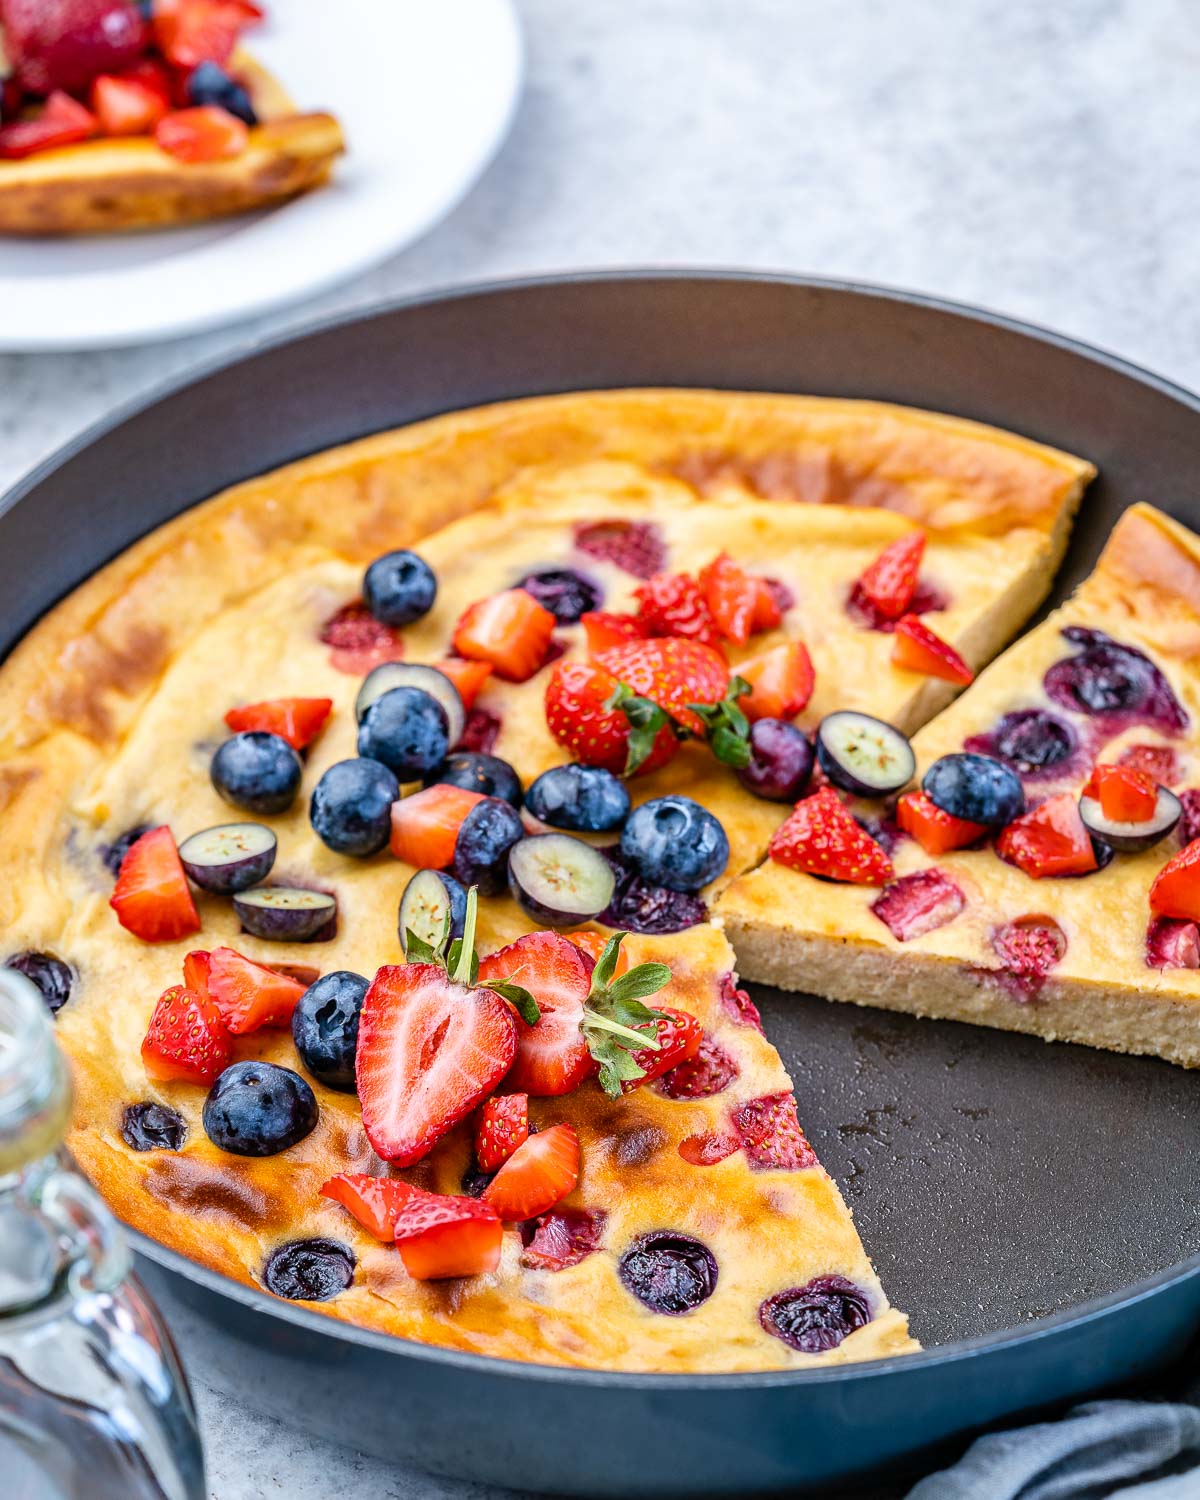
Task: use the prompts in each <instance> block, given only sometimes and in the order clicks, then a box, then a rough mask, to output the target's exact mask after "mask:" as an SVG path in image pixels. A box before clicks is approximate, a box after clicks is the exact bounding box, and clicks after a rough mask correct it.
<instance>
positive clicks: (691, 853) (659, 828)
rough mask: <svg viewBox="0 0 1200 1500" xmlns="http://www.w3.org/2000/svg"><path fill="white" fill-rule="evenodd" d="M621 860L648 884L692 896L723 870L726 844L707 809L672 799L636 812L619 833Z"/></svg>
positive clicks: (658, 799)
mask: <svg viewBox="0 0 1200 1500" xmlns="http://www.w3.org/2000/svg"><path fill="white" fill-rule="evenodd" d="M621 857H622V859H623V860H624V861H625V863H626V864H628V865H629V866H631V867H632V869H633V870H634V872H635V873H636V874H637V875H638V876H639V877H640V878H641V879H642V880H644V881H646V882H647V883H648V884H650V885H659V886H665V887H666V889H667V890H671V891H685V892H688V893H695V892H696V891H699V890H700V889H701V888H702V887H703V886H706V885H707V884H708V883H709V881H710V880H715V879H716V878H717V877H718V876H719V875H720V874H721V873H722V872H723V871H724V869H725V867H726V865H727V864H728V863H729V839H728V838H727V837H726V834H725V830H724V828H722V827H721V824H720V822H719V821H718V820H717V819H716V818H715V817H714V816H713V815H712V813H710V812H709V811H708V809H707V808H705V807H701V806H700V804H699V803H698V802H695V801H693V800H692V798H691V797H681V796H678V795H675V794H671V795H669V796H666V797H654V798H652V799H651V800H650V801H649V802H643V803H642V805H641V806H640V807H638V808H635V809H634V811H633V813H632V814H631V815H630V817H629V820H628V822H627V823H626V824H625V827H624V829H623V830H622V833H621ZM606 904H607V903H606Z"/></svg>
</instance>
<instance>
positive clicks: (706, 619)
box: [633, 573, 721, 646]
mask: <svg viewBox="0 0 1200 1500" xmlns="http://www.w3.org/2000/svg"><path fill="white" fill-rule="evenodd" d="M633 593H634V597H635V598H636V599H637V601H638V619H639V620H640V622H641V624H642V627H643V629H644V630H645V632H646V634H647V635H653V636H678V637H680V638H682V639H686V640H692V641H702V642H703V643H704V644H705V645H706V646H716V645H717V644H718V642H719V641H720V638H721V634H720V631H719V630H718V629H717V624H716V621H715V620H714V619H713V617H712V614H711V613H710V612H709V608H708V600H707V599H706V598H705V596H704V589H703V588H702V587H701V585H700V584H699V583H697V581H696V580H695V579H694V578H693V577H692V576H691V575H690V574H689V573H656V574H655V575H654V577H653V578H649V579H647V580H646V582H645V583H643V584H641V585H640V587H638V588H636V589H634V591H633Z"/></svg>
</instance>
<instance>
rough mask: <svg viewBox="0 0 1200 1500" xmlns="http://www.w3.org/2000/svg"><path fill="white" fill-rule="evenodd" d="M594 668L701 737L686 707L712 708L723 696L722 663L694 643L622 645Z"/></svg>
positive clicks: (700, 725)
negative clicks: (602, 669)
mask: <svg viewBox="0 0 1200 1500" xmlns="http://www.w3.org/2000/svg"><path fill="white" fill-rule="evenodd" d="M599 664H600V666H602V667H603V668H604V670H605V671H606V672H611V673H612V675H613V676H614V677H615V678H616V679H617V680H618V682H621V683H623V684H624V686H625V687H627V688H628V689H629V690H630V691H631V692H632V693H634V694H635V695H636V696H637V697H639V698H647V699H649V701H650V702H651V703H656V704H657V705H658V706H659V708H661V709H662V710H663V712H664V713H666V714H669V715H670V717H671V718H672V719H674V720H675V722H676V723H677V724H682V725H683V727H684V728H685V729H687V730H690V732H691V733H692V734H695V735H699V736H701V737H703V736H704V733H705V724H704V720H703V719H701V717H700V716H699V714H697V713H696V712H695V711H694V709H693V708H692V706H691V705H693V704H700V705H702V706H714V705H716V704H718V703H720V702H721V701H722V700H723V699H724V697H725V695H726V693H728V691H729V667H728V665H727V664H726V661H725V658H724V657H723V656H722V655H721V654H720V652H719V651H714V650H713V648H712V647H711V646H706V645H704V644H703V643H702V642H700V641H694V640H681V639H678V638H672V637H668V638H666V639H662V640H650V641H626V642H625V644H624V645H622V646H614V647H613V649H612V650H611V651H605V652H604V653H603V655H602V656H601V657H600V658H599Z"/></svg>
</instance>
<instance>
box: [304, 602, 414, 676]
mask: <svg viewBox="0 0 1200 1500" xmlns="http://www.w3.org/2000/svg"><path fill="white" fill-rule="evenodd" d="M320 639H321V641H322V642H323V643H324V644H325V645H326V646H328V647H329V648H330V651H329V661H330V665H331V666H333V667H334V668H335V669H336V670H337V671H339V672H345V673H346V674H347V676H349V677H365V676H366V674H367V673H368V672H369V671H370V670H371V668H372V667H380V666H382V665H383V663H384V662H385V661H400V660H401V659H402V657H403V656H404V642H403V640H402V639H401V637H400V633H399V631H397V630H393V629H392V627H391V626H390V625H385V624H384V623H383V621H382V620H377V619H376V618H375V616H374V615H373V614H372V613H371V611H370V610H369V609H368V608H367V606H366V605H365V604H364V603H363V602H362V600H361V599H359V600H357V601H356V602H355V603H354V604H346V605H343V606H342V608H341V609H339V610H338V612H337V613H336V614H335V615H331V616H330V618H329V619H328V620H326V621H325V623H324V625H322V627H321V635H320Z"/></svg>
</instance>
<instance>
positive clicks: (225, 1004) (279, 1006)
mask: <svg viewBox="0 0 1200 1500" xmlns="http://www.w3.org/2000/svg"><path fill="white" fill-rule="evenodd" d="M200 963H201V955H200V954H198V953H189V954H188V956H187V958H186V959H185V960H184V975H185V976H188V975H189V974H190V976H191V977H192V978H193V979H196V980H197V982H199V969H200ZM193 964H194V965H195V968H189V966H190V965H193ZM204 983H205V984H206V986H207V992H208V994H209V996H210V997H211V998H212V1000H213V1001H215V1003H216V1005H217V1007H218V1009H219V1010H220V1012H221V1014H222V1016H224V1018H225V1025H226V1026H227V1027H228V1029H229V1031H230V1032H231V1033H232V1034H233V1035H234V1036H242V1035H244V1034H245V1033H246V1032H248V1031H257V1030H258V1029H259V1027H260V1026H288V1025H290V1024H291V1019H292V1012H293V1011H294V1010H295V1009H296V1002H297V1001H298V1000H299V999H300V996H301V995H303V993H304V991H305V989H306V988H307V986H306V985H303V984H301V983H300V982H299V981H298V980H296V979H289V978H288V977H287V976H286V975H284V974H280V973H278V972H277V971H276V970H275V969H268V968H267V966H266V965H265V964H256V963H255V962H254V960H253V959H252V958H246V957H244V955H242V954H241V953H238V952H237V950H236V949H234V948H214V949H213V951H212V952H211V953H210V954H209V955H208V968H207V973H206V974H205V975H204Z"/></svg>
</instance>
